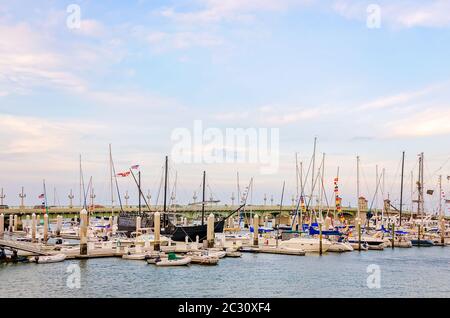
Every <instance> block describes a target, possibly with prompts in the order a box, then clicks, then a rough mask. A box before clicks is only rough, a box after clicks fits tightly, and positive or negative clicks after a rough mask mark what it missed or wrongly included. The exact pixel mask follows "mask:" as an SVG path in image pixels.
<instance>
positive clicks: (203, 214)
mask: <svg viewBox="0 0 450 318" xmlns="http://www.w3.org/2000/svg"><path fill="white" fill-rule="evenodd" d="M205 185H206V171H203V189H202V191H203V192H202V225H204V224H205V199H206V198H205V196H206V186H205Z"/></svg>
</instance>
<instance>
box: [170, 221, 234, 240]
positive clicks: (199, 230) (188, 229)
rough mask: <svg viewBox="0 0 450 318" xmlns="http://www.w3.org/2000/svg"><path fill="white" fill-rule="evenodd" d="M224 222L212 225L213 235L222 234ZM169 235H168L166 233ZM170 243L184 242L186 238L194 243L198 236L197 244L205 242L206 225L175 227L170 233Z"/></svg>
mask: <svg viewBox="0 0 450 318" xmlns="http://www.w3.org/2000/svg"><path fill="white" fill-rule="evenodd" d="M224 224H225V221H218V222H215V223H214V233H222V232H223V228H224ZM167 234H169V233H167ZM170 235H171V238H172V241H175V242H184V241H185V240H186V236H187V237H188V238H189V240H190V241H192V242H195V241H196V239H197V236H198V239H199V242H202V241H204V240H206V236H207V225H206V224H204V225H194V226H177V227H175V228H174V230H173V232H172V233H170Z"/></svg>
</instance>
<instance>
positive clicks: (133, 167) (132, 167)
mask: <svg viewBox="0 0 450 318" xmlns="http://www.w3.org/2000/svg"><path fill="white" fill-rule="evenodd" d="M131 169H133V170H137V169H139V165H134V166H131Z"/></svg>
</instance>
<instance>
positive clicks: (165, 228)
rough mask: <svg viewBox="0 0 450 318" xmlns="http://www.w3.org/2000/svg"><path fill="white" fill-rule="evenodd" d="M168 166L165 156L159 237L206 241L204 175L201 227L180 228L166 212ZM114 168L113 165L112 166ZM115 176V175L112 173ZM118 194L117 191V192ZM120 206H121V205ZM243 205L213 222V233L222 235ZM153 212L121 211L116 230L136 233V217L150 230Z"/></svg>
mask: <svg viewBox="0 0 450 318" xmlns="http://www.w3.org/2000/svg"><path fill="white" fill-rule="evenodd" d="M168 165H169V160H168V157H167V156H166V159H165V168H164V205H163V213H162V216H161V217H162V220H161V227H162V228H161V235H164V236H169V237H171V239H172V241H177V242H184V241H185V240H186V237H188V239H189V240H190V241H196V239H197V237H198V239H199V242H202V241H203V240H205V239H206V236H207V225H206V224H204V218H205V203H206V201H205V186H206V185H205V179H206V173H205V172H204V173H203V201H202V202H201V203H202V224H201V225H187V226H180V225H176V224H174V223H173V222H172V219H171V218H170V217H169V216H172V218H173V215H174V214H173V213H169V211H167V187H168ZM113 167H114V165H113ZM130 173H131V175H132V176H133V179H134V181H135V183H136V185H137V186H138V190H139V195H140V196H142V198H143V199H144V202H145V204H146V205H147V207H148V209H149V210H150V207H149V206H148V203H147V200H146V199H145V196H144V195H143V193H142V190H141V187H140V184H139V183H138V182H137V180H136V178H135V176H134V173H133V171H132V170H131V169H130ZM114 174H115V173H114ZM116 187H117V189H118V186H117V180H116ZM118 194H119V191H118ZM119 202H120V195H119ZM121 206H122V205H121ZM244 206H245V204H243V205H241V206H240V207H239V208H238V209H237V210H235V211H234V212H232V213H230V214H229V215H228V216H227V217H226V218H224V219H222V220H220V221H216V222H214V232H215V233H222V232H223V228H224V225H225V221H226V220H227V219H228V218H230V217H231V216H232V215H233V214H235V213H236V212H238V211H240V210H241V209H242V208H243V207H244ZM153 215H154V214H153V212H142V211H141V212H134V213H129V212H124V211H123V209H122V211H121V213H120V215H119V221H118V229H119V231H126V232H127V233H128V235H129V234H131V233H132V232H134V231H136V218H137V217H138V216H140V217H141V222H142V227H144V228H145V227H147V228H151V227H153Z"/></svg>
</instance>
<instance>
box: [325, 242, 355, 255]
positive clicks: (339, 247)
mask: <svg viewBox="0 0 450 318" xmlns="http://www.w3.org/2000/svg"><path fill="white" fill-rule="evenodd" d="M351 251H354V248H353V247H352V245H351V244H350V243H345V242H332V244H331V246H330V247H329V248H328V252H333V253H344V252H351Z"/></svg>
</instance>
